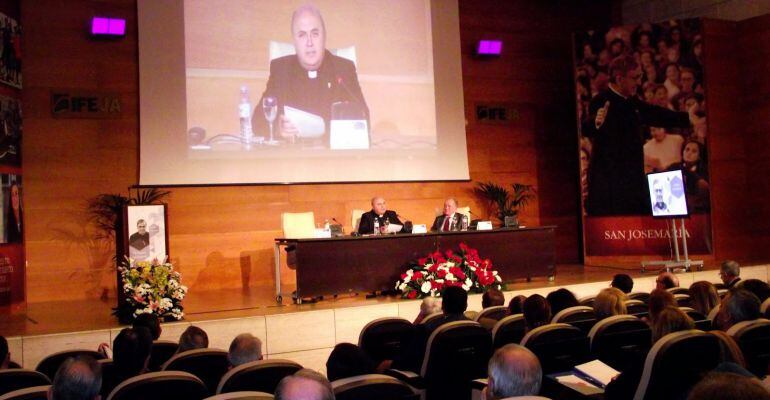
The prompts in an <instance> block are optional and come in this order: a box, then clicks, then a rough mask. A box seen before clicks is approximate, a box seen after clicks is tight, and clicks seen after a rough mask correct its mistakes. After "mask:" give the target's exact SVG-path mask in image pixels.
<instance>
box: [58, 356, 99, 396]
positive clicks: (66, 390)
mask: <svg viewBox="0 0 770 400" xmlns="http://www.w3.org/2000/svg"><path fill="white" fill-rule="evenodd" d="M101 387H102V367H101V365H99V363H98V362H96V360H94V359H93V358H91V357H88V356H81V357H72V358H68V359H67V360H65V361H64V363H62V365H61V366H60V367H59V369H58V370H57V371H56V376H54V378H53V384H52V385H51V387H50V389H48V399H49V400H94V399H97V400H98V399H99V398H100V396H99V391H100V390H101Z"/></svg>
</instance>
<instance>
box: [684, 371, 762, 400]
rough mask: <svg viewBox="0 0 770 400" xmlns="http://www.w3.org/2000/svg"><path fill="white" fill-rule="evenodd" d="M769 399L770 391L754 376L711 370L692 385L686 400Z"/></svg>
mask: <svg viewBox="0 0 770 400" xmlns="http://www.w3.org/2000/svg"><path fill="white" fill-rule="evenodd" d="M722 399H730V400H770V392H768V390H767V389H766V388H765V387H764V386H763V385H762V383H761V382H760V381H759V380H758V379H756V378H749V377H746V376H743V375H738V374H733V373H729V372H711V373H709V374H708V375H706V376H705V377H704V378H703V379H701V381H700V382H698V383H697V384H696V385H695V386H693V388H692V390H690V394H689V395H688V396H687V400H722Z"/></svg>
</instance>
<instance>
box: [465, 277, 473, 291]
mask: <svg viewBox="0 0 770 400" xmlns="http://www.w3.org/2000/svg"><path fill="white" fill-rule="evenodd" d="M466 286H468V287H471V286H473V282H472V281H471V278H465V284H464V285H463V287H466ZM465 290H466V291H467V290H468V289H465Z"/></svg>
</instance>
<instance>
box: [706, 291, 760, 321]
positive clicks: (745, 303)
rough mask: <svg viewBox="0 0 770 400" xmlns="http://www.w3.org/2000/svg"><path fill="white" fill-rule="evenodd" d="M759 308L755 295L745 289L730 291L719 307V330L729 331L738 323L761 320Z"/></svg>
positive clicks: (717, 319)
mask: <svg viewBox="0 0 770 400" xmlns="http://www.w3.org/2000/svg"><path fill="white" fill-rule="evenodd" d="M759 306H760V303H759V299H758V298H757V296H755V295H754V293H751V292H749V291H748V290H745V289H736V288H732V289H730V291H729V292H728V293H727V295H726V296H725V298H724V300H722V304H721V305H720V306H719V313H718V314H717V317H716V321H715V322H716V324H717V329H720V330H723V331H727V330H728V329H730V327H732V326H733V325H735V324H737V323H738V322H743V321H751V320H755V319H757V318H759V317H760V314H759Z"/></svg>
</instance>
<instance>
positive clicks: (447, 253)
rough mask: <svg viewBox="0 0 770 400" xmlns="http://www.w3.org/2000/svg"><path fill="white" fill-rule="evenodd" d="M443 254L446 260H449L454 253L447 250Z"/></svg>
mask: <svg viewBox="0 0 770 400" xmlns="http://www.w3.org/2000/svg"><path fill="white" fill-rule="evenodd" d="M444 254H446V257H447V258H451V257H452V255H454V252H453V251H452V250H447V251H445V252H444Z"/></svg>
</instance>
